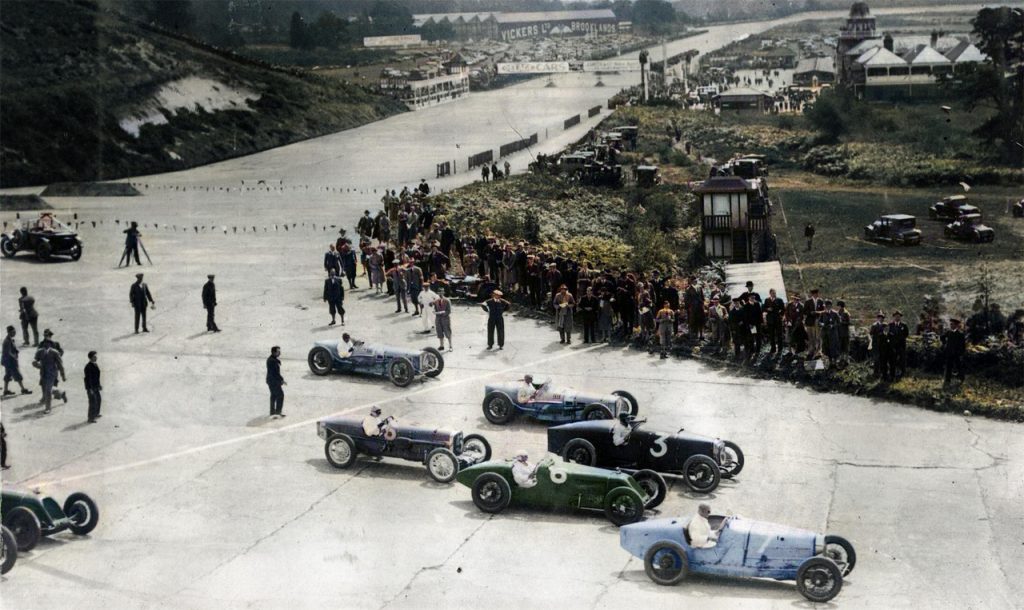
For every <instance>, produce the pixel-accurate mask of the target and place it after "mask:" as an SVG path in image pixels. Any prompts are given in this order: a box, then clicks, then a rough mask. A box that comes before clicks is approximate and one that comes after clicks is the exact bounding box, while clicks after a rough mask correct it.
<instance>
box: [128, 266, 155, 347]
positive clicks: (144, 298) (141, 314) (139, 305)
mask: <svg viewBox="0 0 1024 610" xmlns="http://www.w3.org/2000/svg"><path fill="white" fill-rule="evenodd" d="M128 301H129V302H131V304H132V309H134V310H135V334H136V335H137V334H139V319H140V318H141V319H142V332H144V333H148V332H149V329H148V328H147V327H146V308H147V307H148V306H149V305H153V307H156V301H154V300H153V295H152V294H150V292H149V286H147V285H146V284H145V283H143V281H142V274H141V273H136V274H135V283H134V284H132V287H131V289H130V290H129V291H128Z"/></svg>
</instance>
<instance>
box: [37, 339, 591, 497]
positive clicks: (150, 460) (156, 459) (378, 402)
mask: <svg viewBox="0 0 1024 610" xmlns="http://www.w3.org/2000/svg"><path fill="white" fill-rule="evenodd" d="M600 347H603V346H602V345H601V344H598V345H593V346H590V347H585V348H582V349H576V350H572V351H570V352H565V353H561V354H558V355H555V356H551V357H548V358H542V359H540V360H534V361H533V362H528V363H526V364H523V365H517V366H513V367H508V368H506V369H502V370H499V371H490V372H487V373H481V374H479V375H473V376H472V377H463V378H460V379H456V380H453V381H449V382H446V383H442V384H440V385H432V386H427V387H423V388H421V389H419V390H414V391H412V392H407V393H404V394H397V395H395V396H391V397H388V398H384V399H381V400H374V401H371V402H368V403H365V404H361V405H359V406H356V407H351V408H349V409H344V410H342V411H337V412H334V413H331V414H328V415H321V416H318V417H315V418H311V419H305V420H302V421H297V422H294V423H291V424H288V425H287V426H281V427H279V428H274V429H273V430H264V431H263V432H255V433H253V434H244V435H242V436H236V437H234V438H228V439H224V440H222V441H217V442H215V443H208V444H206V445H200V446H198V447H190V448H188V449H182V450H181V451H174V452H171V453H165V454H164V455H159V456H156V457H152V458H148V459H145V460H139V461H136V462H129V463H127V464H121V465H119V466H111V467H109V468H104V469H102V470H95V471H93V472H87V473H84V474H76V475H73V476H70V477H65V478H63V479H56V480H53V481H38V482H35V483H32V479H31V478H29V479H26V480H24V481H20V482H19V484H21V485H25V486H28V487H32V488H36V487H47V486H51V485H63V484H65V483H70V482H72V481H80V480H82V479H91V478H93V477H100V476H104V475H108V474H113V473H115V472H123V471H125V470H131V469H133V468H141V467H143V466H148V465H150V464H157V463H159V462H166V461H167V460H173V459H175V458H180V457H184V456H187V455H192V454H195V453H200V452H203V451H207V450H210V449H217V448H218V447H226V446H228V445H234V444H235V443H244V442H246V441H251V440H255V439H258V438H262V437H264V436H270V435H271V434H280V433H282V432H288V431H291V430H295V429H297V428H301V427H303V426H308V425H310V424H315V423H316V422H318V421H320V420H321V419H324V418H325V417H337V416H339V415H348V414H350V413H355V412H358V411H365V410H366V409H367V408H369V407H371V406H373V405H382V404H387V403H389V402H394V401H396V400H405V399H406V398H409V397H410V396H416V395H418V394H425V393H427V392H433V391H435V390H443V389H445V388H450V387H452V386H456V385H459V384H462V383H468V382H470V381H478V380H480V379H486V378H488V377H493V376H495V375H501V374H503V373H509V372H511V371H514V370H516V369H532V368H533V367H536V366H538V365H541V364H547V363H548V362H554V361H555V360H562V359H564V358H572V357H573V356H578V355H580V354H585V353H587V352H590V351H593V350H595V349H598V348H600ZM37 476H38V475H37Z"/></svg>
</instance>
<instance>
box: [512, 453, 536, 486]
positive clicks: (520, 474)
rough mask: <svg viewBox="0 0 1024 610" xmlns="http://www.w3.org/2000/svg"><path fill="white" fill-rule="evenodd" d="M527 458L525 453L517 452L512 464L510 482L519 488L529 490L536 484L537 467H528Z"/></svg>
mask: <svg viewBox="0 0 1024 610" xmlns="http://www.w3.org/2000/svg"><path fill="white" fill-rule="evenodd" d="M529 457H530V456H529V455H528V454H527V453H526V452H525V451H523V450H519V451H517V452H516V456H515V461H513V462H512V480H514V481H515V482H516V485H518V486H519V487H523V488H530V487H533V486H534V485H536V484H537V466H531V465H530V462H529ZM538 466H539V464H538Z"/></svg>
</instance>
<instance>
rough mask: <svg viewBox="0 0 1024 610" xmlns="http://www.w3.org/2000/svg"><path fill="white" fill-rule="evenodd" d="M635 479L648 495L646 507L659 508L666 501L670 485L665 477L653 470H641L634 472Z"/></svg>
mask: <svg viewBox="0 0 1024 610" xmlns="http://www.w3.org/2000/svg"><path fill="white" fill-rule="evenodd" d="M633 480H634V481H636V484H637V485H639V486H640V489H642V490H644V495H646V496H647V503H646V504H644V508H657V507H658V506H659V505H660V504H661V503H662V502H664V501H665V496H667V495H668V485H667V484H666V483H665V478H664V477H663V476H661V475H660V474H658V473H657V472H655V471H653V470H640V471H638V472H635V473H633Z"/></svg>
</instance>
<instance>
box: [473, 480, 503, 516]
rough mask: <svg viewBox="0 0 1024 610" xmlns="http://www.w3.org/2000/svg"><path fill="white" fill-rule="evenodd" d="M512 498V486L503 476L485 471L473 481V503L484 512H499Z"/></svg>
mask: <svg viewBox="0 0 1024 610" xmlns="http://www.w3.org/2000/svg"><path fill="white" fill-rule="evenodd" d="M511 500H512V487H511V486H510V485H509V484H508V481H506V480H505V477H503V476H501V475H500V474H496V473H493V472H485V473H484V474H482V475H480V476H479V477H477V479H476V480H475V481H473V504H476V507H477V508H479V509H480V510H482V511H484V512H485V513H500V512H501V511H503V510H505V509H506V508H508V504H509V502H510V501H511Z"/></svg>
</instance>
